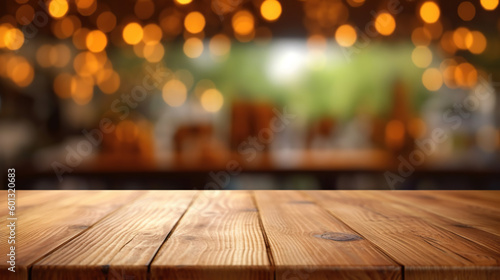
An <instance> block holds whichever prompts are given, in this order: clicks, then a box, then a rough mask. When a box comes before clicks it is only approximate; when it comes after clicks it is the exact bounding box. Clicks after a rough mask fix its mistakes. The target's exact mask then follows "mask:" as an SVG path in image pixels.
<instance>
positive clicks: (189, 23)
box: [184, 12, 205, 34]
mask: <svg viewBox="0 0 500 280" xmlns="http://www.w3.org/2000/svg"><path fill="white" fill-rule="evenodd" d="M184 27H185V28H186V30H187V31H188V32H189V33H192V34H196V33H200V32H201V31H203V29H204V28H205V17H204V16H203V14H202V13H200V12H191V13H189V14H188V15H187V16H186V18H184Z"/></svg>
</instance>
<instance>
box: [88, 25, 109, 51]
mask: <svg viewBox="0 0 500 280" xmlns="http://www.w3.org/2000/svg"><path fill="white" fill-rule="evenodd" d="M86 44H87V48H88V49H89V51H91V52H102V51H103V50H104V48H106V45H107V44H108V38H107V37H106V34H104V32H102V31H100V30H93V31H90V32H89V33H88V34H87V39H86Z"/></svg>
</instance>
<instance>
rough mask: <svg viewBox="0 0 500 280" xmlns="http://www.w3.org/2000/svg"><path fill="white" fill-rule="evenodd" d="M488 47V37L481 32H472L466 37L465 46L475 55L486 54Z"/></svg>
mask: <svg viewBox="0 0 500 280" xmlns="http://www.w3.org/2000/svg"><path fill="white" fill-rule="evenodd" d="M486 45H487V40H486V37H485V36H484V35H483V33H481V32H480V31H472V32H469V33H468V34H467V36H465V46H466V47H467V49H468V50H469V51H470V52H471V53H473V54H480V53H482V52H484V50H485V49H486Z"/></svg>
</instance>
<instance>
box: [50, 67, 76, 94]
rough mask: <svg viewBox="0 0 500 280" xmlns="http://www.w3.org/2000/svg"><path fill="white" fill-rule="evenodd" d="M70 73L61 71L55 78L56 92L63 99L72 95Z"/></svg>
mask: <svg viewBox="0 0 500 280" xmlns="http://www.w3.org/2000/svg"><path fill="white" fill-rule="evenodd" d="M72 78H73V76H71V74H69V73H60V74H59V75H57V76H56V78H55V79H54V92H55V93H56V94H57V96H59V97H60V98H62V99H66V98H70V97H71V79H72Z"/></svg>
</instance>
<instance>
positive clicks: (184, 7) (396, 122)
mask: <svg viewBox="0 0 500 280" xmlns="http://www.w3.org/2000/svg"><path fill="white" fill-rule="evenodd" d="M498 6H499V1H498V0H457V1H444V0H386V1H385V0H375V1H369V0H287V1H285V0H175V1H174V0H124V1H122V0H106V1H97V0H15V1H14V0H13V1H2V2H1V3H0V168H1V170H2V174H3V176H2V178H3V179H5V176H6V174H7V172H6V170H7V169H8V168H15V169H16V180H17V186H18V188H19V189H417V190H418V189H500V153H499V151H500V127H499V126H500V113H499V112H500V99H499V98H498V88H499V85H500V8H499V7H498ZM4 171H5V172H4ZM3 182H6V180H3ZM3 186H4V188H6V183H4V184H3Z"/></svg>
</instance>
